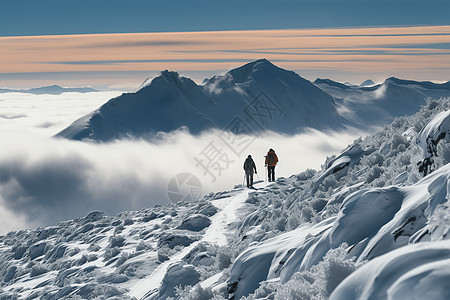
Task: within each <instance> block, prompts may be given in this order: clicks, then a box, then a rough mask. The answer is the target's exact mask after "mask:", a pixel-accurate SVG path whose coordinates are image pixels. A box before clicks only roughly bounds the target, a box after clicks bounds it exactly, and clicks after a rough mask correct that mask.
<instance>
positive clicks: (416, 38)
mask: <svg viewBox="0 0 450 300" xmlns="http://www.w3.org/2000/svg"><path fill="white" fill-rule="evenodd" d="M449 11H450V2H449V1H442V0H431V1H416V0H410V1H403V0H397V1H372V0H362V1H361V0H342V1H335V0H301V1H288V0H280V1H266V0H258V1H253V0H250V1H235V0H231V1H199V0H194V1H184V0H183V1H182V0H170V1H148V0H147V1H144V0H128V1H119V0H95V1H92V0H90V1H86V0H78V1H63V0H42V1H35V0H26V1H23V0H13V1H11V0H3V1H0V87H13V88H30V87H37V86H43V85H50V84H59V85H62V86H92V87H96V88H100V89H120V90H133V89H136V88H137V87H139V85H140V84H141V83H142V82H143V81H144V80H145V79H146V78H148V77H152V76H155V75H157V74H158V72H160V71H161V70H165V69H169V70H173V71H178V72H180V73H181V74H183V75H186V76H189V77H191V78H193V79H194V80H196V81H197V82H201V81H202V80H203V79H204V78H207V77H212V76H213V75H216V74H220V73H223V72H226V71H227V70H229V69H231V68H235V67H238V66H240V65H242V64H244V63H246V62H248V61H251V60H255V59H260V58H267V59H269V60H271V61H272V62H274V63H275V64H277V65H279V66H281V67H283V68H286V69H289V70H294V71H296V72H297V73H299V74H300V75H301V76H303V77H305V78H307V79H310V80H314V79H316V78H318V77H320V78H331V79H334V80H337V81H342V82H345V81H349V82H352V83H361V82H362V81H364V80H366V79H369V78H370V79H372V80H374V81H378V82H381V81H383V80H384V79H385V78H387V77H390V76H396V77H401V78H405V79H415V80H433V81H440V82H442V81H448V80H449V79H450V59H449V54H450V18H448V12H449Z"/></svg>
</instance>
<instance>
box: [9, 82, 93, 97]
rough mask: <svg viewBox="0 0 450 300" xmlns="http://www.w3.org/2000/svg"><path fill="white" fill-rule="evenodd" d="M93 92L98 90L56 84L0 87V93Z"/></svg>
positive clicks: (55, 93) (49, 93)
mask: <svg viewBox="0 0 450 300" xmlns="http://www.w3.org/2000/svg"><path fill="white" fill-rule="evenodd" d="M94 92H98V90H96V89H93V88H89V87H81V88H65V87H61V86H59V85H56V84H54V85H49V86H43V87H38V88H31V89H25V90H16V89H0V93H24V94H34V95H44V94H48V95H61V94H62V93H94Z"/></svg>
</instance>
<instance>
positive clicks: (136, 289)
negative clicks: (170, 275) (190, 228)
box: [128, 182, 267, 299]
mask: <svg viewBox="0 0 450 300" xmlns="http://www.w3.org/2000/svg"><path fill="white" fill-rule="evenodd" d="M266 185H267V183H264V182H262V183H258V184H255V186H258V187H259V188H262V187H265V186H266ZM250 192H254V190H251V189H241V190H237V191H231V192H230V193H229V194H228V195H227V196H224V197H223V198H219V199H216V200H212V201H211V203H212V204H213V205H214V206H216V207H217V208H218V209H219V211H218V212H217V213H216V214H215V215H214V216H212V217H211V225H210V226H209V227H208V229H207V230H206V232H205V234H204V235H203V238H202V239H201V240H199V241H196V242H194V243H192V244H191V245H189V246H188V247H185V248H184V249H183V250H181V251H180V252H179V253H177V254H175V255H174V256H172V257H171V258H170V259H169V260H168V261H166V262H163V263H162V264H160V265H159V266H158V267H157V268H156V270H154V271H153V272H152V273H151V274H150V275H149V276H147V277H145V278H143V279H141V280H139V281H138V282H137V283H135V284H134V285H133V286H131V287H130V288H129V290H130V291H129V292H128V295H129V296H130V297H136V298H138V299H141V298H143V297H144V296H145V295H146V294H148V293H149V292H151V291H155V290H157V289H159V287H160V286H161V282H162V280H163V278H164V275H165V274H166V271H167V269H168V268H169V267H170V265H172V264H173V263H175V262H177V261H180V260H181V259H182V258H183V257H184V256H185V255H187V254H188V253H189V252H190V251H191V250H192V249H193V248H195V247H196V246H197V245H198V244H199V243H201V242H207V243H216V244H217V245H219V246H223V245H226V244H227V233H228V226H229V225H230V224H231V223H233V222H235V221H236V220H237V217H238V216H237V212H238V211H239V209H240V208H241V207H242V206H243V205H244V203H245V200H247V198H248V195H249V193H250Z"/></svg>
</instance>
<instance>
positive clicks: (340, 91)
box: [314, 77, 450, 129]
mask: <svg viewBox="0 0 450 300" xmlns="http://www.w3.org/2000/svg"><path fill="white" fill-rule="evenodd" d="M314 84H316V85H317V86H318V87H320V88H321V89H322V90H324V91H325V92H327V93H329V94H330V95H332V96H333V98H334V100H335V102H336V104H337V105H338V109H339V111H340V112H341V114H342V116H343V117H344V118H346V119H347V120H351V124H352V126H355V127H358V128H363V129H364V128H365V129H368V128H371V127H373V126H384V125H386V124H389V123H390V122H392V121H393V120H394V118H395V117H399V116H405V115H411V114H413V113H415V112H416V111H418V110H419V109H420V107H421V106H422V105H425V104H426V99H427V98H432V99H439V98H440V97H449V96H450V81H449V82H447V83H443V84H436V83H433V82H428V81H424V82H420V81H412V80H402V79H398V78H394V77H391V78H388V79H386V80H385V81H384V82H383V83H382V84H378V85H373V86H369V87H361V86H348V85H345V84H342V83H339V82H335V81H332V80H330V79H316V80H315V81H314Z"/></svg>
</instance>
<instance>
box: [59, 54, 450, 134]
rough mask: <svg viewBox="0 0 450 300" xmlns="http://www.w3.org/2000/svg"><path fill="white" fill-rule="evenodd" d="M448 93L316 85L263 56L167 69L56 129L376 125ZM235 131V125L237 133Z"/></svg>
mask: <svg viewBox="0 0 450 300" xmlns="http://www.w3.org/2000/svg"><path fill="white" fill-rule="evenodd" d="M448 96H450V83H446V84H434V83H431V82H416V81H406V80H400V79H396V78H389V79H387V80H386V81H385V82H384V83H383V84H381V85H374V86H370V87H361V86H351V85H346V84H342V83H338V82H334V81H332V80H329V79H317V80H316V81H315V82H314V84H313V83H311V82H310V81H308V80H306V79H304V78H302V77H300V76H299V75H298V74H296V73H295V72H292V71H287V70H284V69H281V68H279V67H277V66H275V65H273V64H272V63H270V62H269V61H267V60H265V59H262V60H257V61H253V62H251V63H248V64H246V65H244V66H242V67H239V68H236V69H233V70H231V71H229V72H227V73H226V74H225V75H220V76H215V77H213V78H211V79H205V80H204V82H203V84H201V85H197V84H196V83H195V82H193V81H192V80H191V79H189V78H186V77H182V76H180V75H179V74H178V73H176V72H169V71H163V72H161V74H160V75H159V76H158V77H156V78H154V79H152V80H146V81H145V82H144V84H143V85H142V88H141V89H140V90H139V91H137V92H136V93H126V94H123V95H121V96H119V97H116V98H114V99H111V100H109V101H108V102H107V103H105V104H104V105H102V106H101V107H100V108H98V109H97V110H95V111H93V112H92V113H90V114H88V115H86V116H84V117H81V118H80V119H78V120H76V121H75V122H73V123H72V124H71V125H70V126H68V127H67V128H66V129H64V130H62V131H61V132H59V133H58V134H57V136H59V137H64V138H69V139H75V140H82V139H92V140H99V141H108V140H112V139H116V138H121V137H126V136H134V137H143V136H149V135H150V136H151V135H153V134H155V133H158V132H170V131H174V130H177V129H180V128H187V129H189V131H190V132H191V133H194V134H197V133H200V132H201V131H203V130H206V129H210V128H216V129H222V130H233V129H236V128H237V127H236V124H239V126H238V127H239V128H238V129H237V131H238V132H239V133H255V132H259V131H264V130H272V131H275V132H279V133H285V134H296V133H299V132H301V131H302V130H305V129H308V128H313V129H318V130H329V129H332V130H341V129H344V128H346V127H348V126H351V127H355V128H358V129H364V130H367V129H373V128H374V127H377V126H384V125H386V124H388V123H390V122H392V121H393V119H394V118H395V117H397V116H403V115H411V114H413V113H414V112H416V111H417V110H418V109H419V108H420V105H424V104H425V99H426V98H428V97H432V98H434V99H437V98H439V97H448ZM235 133H236V132H235Z"/></svg>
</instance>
